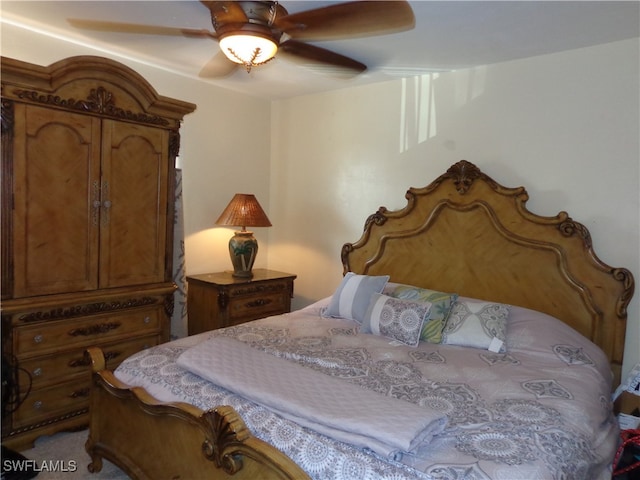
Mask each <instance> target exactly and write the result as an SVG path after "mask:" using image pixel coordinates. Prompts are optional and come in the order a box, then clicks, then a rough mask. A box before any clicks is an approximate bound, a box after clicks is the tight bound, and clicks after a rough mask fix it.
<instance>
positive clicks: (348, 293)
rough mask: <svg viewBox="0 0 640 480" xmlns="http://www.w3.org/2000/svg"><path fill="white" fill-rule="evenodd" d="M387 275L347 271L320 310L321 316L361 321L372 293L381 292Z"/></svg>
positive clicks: (386, 280) (387, 277)
mask: <svg viewBox="0 0 640 480" xmlns="http://www.w3.org/2000/svg"><path fill="white" fill-rule="evenodd" d="M388 281H389V276H388V275H381V276H370V275H358V274H355V273H353V272H348V273H347V274H346V275H345V276H344V278H343V279H342V282H341V283H340V285H339V286H338V288H337V289H336V291H335V293H334V294H333V296H332V297H331V302H329V305H328V306H327V308H325V309H324V310H323V312H322V316H323V317H335V318H346V319H347V320H355V321H356V322H358V323H362V322H363V320H364V317H365V314H366V312H367V308H368V307H369V301H370V300H371V296H372V295H373V294H374V293H380V292H382V289H383V288H384V286H385V285H386V284H387V282H388Z"/></svg>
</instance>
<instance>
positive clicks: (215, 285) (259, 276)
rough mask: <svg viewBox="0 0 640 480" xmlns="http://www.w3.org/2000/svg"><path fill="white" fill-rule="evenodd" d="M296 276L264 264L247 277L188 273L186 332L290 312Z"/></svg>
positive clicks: (190, 333) (194, 332)
mask: <svg viewBox="0 0 640 480" xmlns="http://www.w3.org/2000/svg"><path fill="white" fill-rule="evenodd" d="M295 278H296V275H292V274H290V273H284V272H276V271H274V270H266V269H264V268H254V269H253V278H249V279H247V278H236V277H233V276H232V272H217V273H205V274H202V275H190V276H187V282H188V290H187V292H188V293H187V314H188V316H189V335H194V334H196V333H201V332H205V331H207V330H214V329H216V328H222V327H230V326H232V325H238V324H240V323H244V322H248V321H250V320H256V319H258V318H262V317H268V316H270V315H279V314H282V313H287V312H290V311H291V297H293V281H294V280H295Z"/></svg>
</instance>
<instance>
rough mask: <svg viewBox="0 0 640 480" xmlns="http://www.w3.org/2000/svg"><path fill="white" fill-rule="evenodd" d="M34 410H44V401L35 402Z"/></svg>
mask: <svg viewBox="0 0 640 480" xmlns="http://www.w3.org/2000/svg"><path fill="white" fill-rule="evenodd" d="M33 408H34V409H36V410H40V409H41V408H42V401H41V400H36V401H35V402H33Z"/></svg>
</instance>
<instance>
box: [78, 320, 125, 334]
mask: <svg viewBox="0 0 640 480" xmlns="http://www.w3.org/2000/svg"><path fill="white" fill-rule="evenodd" d="M116 328H120V323H118V322H111V323H100V324H98V325H91V326H90V327H86V328H74V329H73V330H70V331H69V335H71V336H72V337H80V336H82V337H88V336H90V335H100V334H103V333H107V332H109V331H111V330H115V329H116Z"/></svg>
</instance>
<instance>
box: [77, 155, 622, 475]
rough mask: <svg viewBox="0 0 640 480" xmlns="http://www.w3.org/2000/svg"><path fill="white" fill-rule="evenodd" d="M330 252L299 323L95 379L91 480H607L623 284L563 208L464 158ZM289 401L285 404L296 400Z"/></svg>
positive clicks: (269, 323)
mask: <svg viewBox="0 0 640 480" xmlns="http://www.w3.org/2000/svg"><path fill="white" fill-rule="evenodd" d="M406 200H407V204H406V206H405V207H404V208H402V209H401V210H396V211H390V210H388V209H386V208H384V207H381V208H380V209H379V210H378V211H377V212H376V213H374V214H372V215H371V216H370V217H369V218H368V219H367V220H366V222H365V225H364V232H363V234H362V237H361V238H360V239H359V240H357V241H356V242H355V243H346V244H345V245H344V246H343V248H342V251H341V259H342V263H343V267H344V272H343V273H344V277H343V280H342V282H341V283H340V285H339V286H337V288H336V291H335V292H334V294H333V295H332V296H330V297H328V298H325V299H320V300H319V301H318V302H316V303H313V304H312V305H309V306H307V307H305V308H303V309H301V310H299V311H297V312H292V313H289V314H286V315H282V316H275V317H268V318H264V319H260V320H256V321H254V322H250V323H247V324H242V325H237V326H234V327H229V328H226V329H220V330H214V331H211V332H205V333H202V334H200V335H196V336H192V337H188V338H184V339H180V340H177V341H174V342H170V343H167V344H163V345H160V346H157V347H154V348H152V349H149V350H145V351H143V352H140V353H138V354H136V355H134V356H132V357H130V358H129V359H127V360H126V361H124V362H123V363H122V364H121V365H120V366H119V367H118V369H117V370H116V372H115V373H114V372H110V371H108V370H106V369H105V366H104V358H103V357H102V352H101V351H100V350H99V349H91V350H90V351H89V352H88V353H89V355H90V357H91V360H92V364H93V373H92V375H93V384H92V391H91V400H90V402H91V403H90V431H89V437H88V440H87V443H86V449H87V452H88V453H89V455H90V456H91V459H92V460H91V463H90V465H89V470H90V471H99V470H100V468H101V465H102V463H101V462H102V459H103V458H106V459H108V460H110V461H112V462H113V463H115V464H117V465H118V466H120V467H121V468H122V469H123V470H124V471H125V472H127V473H128V474H129V475H130V476H131V477H132V478H140V479H144V478H148V479H159V478H175V479H177V478H182V479H191V478H240V479H260V478H265V479H266V478H278V479H287V478H288V479H306V478H314V479H336V480H339V479H352V478H372V479H374V478H375V479H396V480H397V479H423V478H424V479H463V478H464V479H483V480H485V479H494V480H498V479H515V478H522V479H525V478H527V479H540V478H545V479H572V478H575V479H584V478H591V479H605V478H611V462H612V460H613V457H614V454H615V450H616V447H617V444H618V438H619V427H618V425H617V422H616V420H615V417H614V416H613V413H612V405H611V392H612V389H613V388H614V387H615V386H616V385H617V384H618V383H619V382H620V372H621V364H622V359H623V347H624V336H625V326H626V316H627V312H626V309H627V305H628V303H629V301H630V299H631V297H632V295H633V290H634V280H633V277H632V275H631V273H630V272H629V271H628V270H627V269H625V268H613V267H610V266H608V265H607V264H606V263H604V262H603V261H601V260H600V259H599V258H598V256H597V255H596V253H595V251H594V249H593V246H592V242H591V238H590V235H589V232H588V231H587V229H586V228H585V227H584V226H583V225H582V224H580V223H578V222H576V221H574V220H573V219H572V218H571V217H569V215H568V214H567V213H566V212H560V213H559V214H558V215H556V216H554V217H542V216H538V215H536V214H534V213H531V212H530V211H529V210H528V209H527V208H526V202H527V200H528V195H527V192H526V190H525V189H524V188H523V187H518V188H507V187H504V186H502V185H500V184H499V183H497V182H496V181H494V180H493V179H492V178H491V177H489V176H488V175H486V174H485V173H483V172H482V171H481V170H480V169H479V168H478V167H477V166H475V165H474V164H472V163H470V162H468V161H464V160H463V161H460V162H457V163H456V164H454V165H452V166H451V167H450V168H449V169H448V170H447V171H446V172H445V173H444V174H442V175H441V176H439V177H438V178H437V179H435V180H434V181H433V182H432V183H430V184H429V185H428V186H426V187H424V188H410V189H409V190H408V191H407V193H406ZM298 395H300V396H299V397H298Z"/></svg>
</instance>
